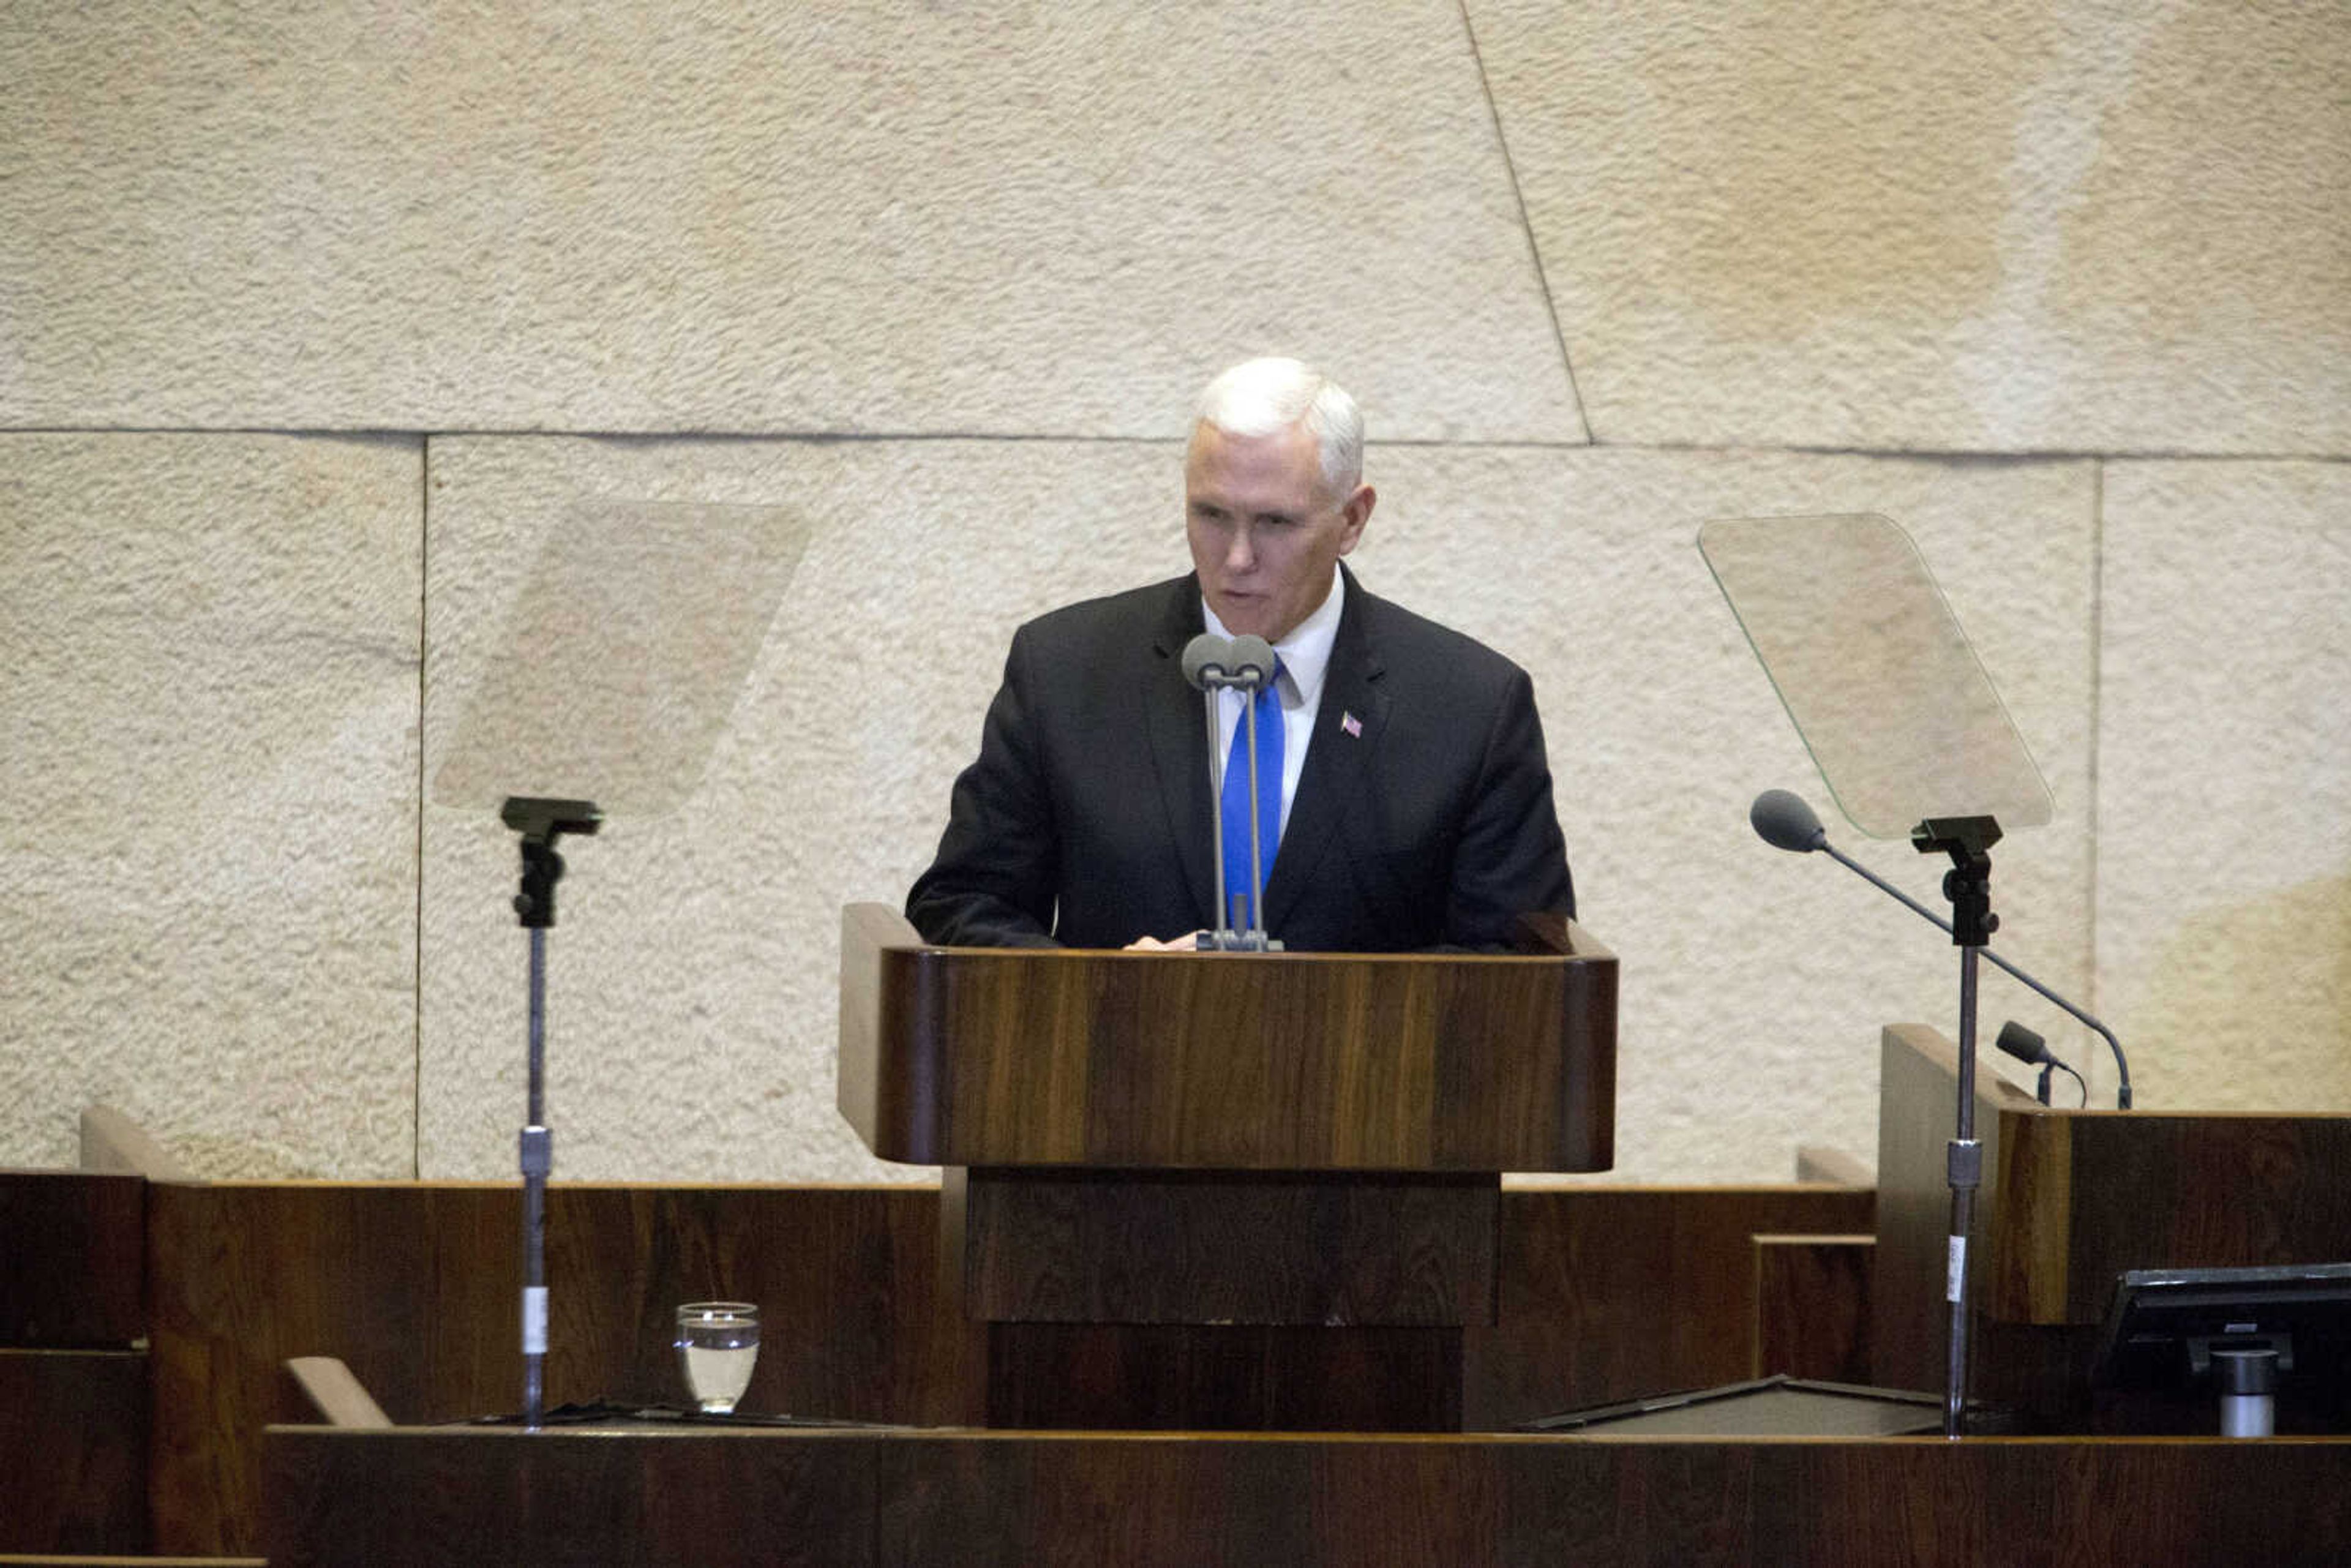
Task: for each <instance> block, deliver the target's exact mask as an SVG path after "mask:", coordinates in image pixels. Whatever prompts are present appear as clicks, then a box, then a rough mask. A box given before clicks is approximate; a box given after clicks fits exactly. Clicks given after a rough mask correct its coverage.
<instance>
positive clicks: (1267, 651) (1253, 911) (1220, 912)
mask: <svg viewBox="0 0 2351 1568" xmlns="http://www.w3.org/2000/svg"><path fill="white" fill-rule="evenodd" d="M1183 663H1184V678H1185V679H1186V680H1187V681H1189V682H1190V683H1191V684H1192V685H1193V686H1194V687H1195V688H1196V689H1197V690H1198V691H1199V692H1200V693H1201V694H1202V698H1203V702H1202V711H1203V712H1204V713H1205V714H1206V716H1207V728H1208V799H1209V800H1210V801H1212V802H1214V803H1215V805H1216V809H1215V810H1211V811H1210V812H1209V813H1208V820H1209V821H1211V822H1213V823H1215V824H1216V826H1215V833H1216V845H1215V852H1214V854H1213V855H1212V856H1211V857H1210V858H1211V860H1212V861H1213V862H1214V863H1215V865H1216V872H1217V927H1216V929H1215V930H1213V931H1203V932H1201V933H1200V937H1199V946H1200V947H1201V948H1202V950H1204V951H1209V952H1225V953H1271V952H1279V951H1280V948H1281V944H1280V942H1278V941H1276V940H1275V939H1274V938H1273V937H1272V936H1269V935H1267V933H1266V929H1265V852H1264V844H1265V840H1264V839H1263V838H1262V837H1261V836H1260V830H1259V820H1258V817H1259V804H1258V801H1259V796H1258V777H1257V703H1256V701H1255V698H1256V696H1257V694H1258V693H1259V692H1260V691H1262V690H1264V689H1265V688H1266V687H1268V686H1270V685H1272V684H1273V677H1274V670H1275V664H1274V654H1273V644H1272V643H1269V642H1267V641H1266V640H1265V639H1264V638H1262V637H1255V636H1249V635H1246V634H1245V635H1242V636H1238V637H1219V636H1217V634H1216V633H1215V632H1201V633H1200V634H1199V635H1198V636H1196V637H1195V638H1193V639H1192V640H1191V641H1190V642H1189V643H1185V644H1184V661H1183ZM1227 686H1230V687H1232V688H1234V689H1235V690H1237V691H1238V692H1239V693H1240V694H1241V719H1240V722H1241V725H1242V726H1243V729H1242V732H1241V733H1242V737H1243V739H1244V741H1245V745H1244V746H1237V747H1235V748H1234V749H1235V751H1236V752H1237V753H1239V752H1243V751H1245V752H1246V754H1247V756H1248V758H1249V888H1248V890H1247V891H1246V892H1243V891H1240V890H1238V889H1235V890H1229V891H1228V889H1227V888H1226V886H1225V816H1224V809H1223V801H1224V798H1225V758H1224V747H1223V746H1222V745H1221V742H1222V740H1223V737H1222V736H1221V735H1220V734H1219V733H1218V731H1219V730H1220V728H1221V727H1220V726H1219V725H1218V724H1217V693H1218V692H1219V691H1221V690H1223V689H1224V688H1225V687H1227ZM1276 798H1277V799H1279V796H1277V797H1276Z"/></svg>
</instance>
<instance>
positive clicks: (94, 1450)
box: [0, 1350, 147, 1552]
mask: <svg viewBox="0 0 2351 1568" xmlns="http://www.w3.org/2000/svg"><path fill="white" fill-rule="evenodd" d="M146 1496H147V1357H146V1356H145V1355H143V1354H140V1353H138V1352H135V1351H121V1350H110V1351H68V1350H0V1552H143V1551H145V1550H146V1549H147V1507H146Z"/></svg>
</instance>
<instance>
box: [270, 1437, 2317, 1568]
mask: <svg viewBox="0 0 2351 1568" xmlns="http://www.w3.org/2000/svg"><path fill="white" fill-rule="evenodd" d="M2346 1463H2351V1440H2346V1439H2340V1438H2337V1439H2331V1440H2325V1441H2308V1440H2302V1441H2297V1440H2291V1439H2281V1440H2273V1441H2270V1442H2262V1443H2242V1442H2234V1443H2232V1442H2227V1441H2221V1440H2218V1439H2212V1440H2205V1441H2164V1440H2139V1441H2112V1440H2108V1441H2055V1440H2036V1439H2002V1438H1974V1439H1970V1440H1969V1441H1966V1442H1963V1443H1952V1442H1948V1441H1945V1440H1943V1439H1941V1438H1939V1437H1928V1438H1890V1439H1888V1438H1880V1439H1875V1440H1851V1439H1783V1440H1778V1441H1772V1440H1757V1439H1746V1440H1740V1439H1730V1440H1679V1441H1670V1440H1648V1441H1636V1440H1625V1439H1605V1438H1598V1439H1595V1438H1572V1437H1483V1438H1479V1437H1417V1438H1377V1437H1245V1438H1234V1437H1227V1438H1221V1439H1218V1438H1212V1437H1202V1436H1199V1435H1186V1436H1182V1437H1172V1436H1171V1437H1141V1436H1134V1437H1043V1436H1039V1435H1035V1434H1018V1433H1007V1434H970V1433H963V1434H956V1433H813V1434H810V1433H790V1432H730V1433H717V1434H663V1435H643V1434H640V1435H637V1436H634V1437H631V1436H627V1435H601V1436H592V1435H586V1434H542V1435H539V1436H536V1437H526V1436H523V1435H521V1434H517V1433H511V1432H496V1433H485V1432H479V1431H455V1432H389V1433H354V1432H337V1431H332V1430H329V1429H324V1428H308V1429H301V1430H280V1431H277V1432H274V1433H272V1434H271V1435H270V1437H269V1448H268V1465H269V1475H270V1483H271V1484H270V1489H269V1490H270V1496H271V1500H272V1508H271V1516H270V1531H269V1540H268V1545H269V1550H270V1558H271V1561H272V1563H276V1564H278V1565H279V1568H287V1565H293V1564H303V1565H310V1564H315V1565H318V1568H333V1565H338V1564H343V1563H352V1564H359V1563H365V1564H368V1565H369V1568H377V1565H380V1564H385V1563H422V1562H439V1561H450V1560H459V1559H470V1560H473V1561H497V1562H500V1563H508V1564H513V1565H516V1568H530V1565H533V1564H539V1563H567V1564H568V1563H584V1562H598V1563H607V1562H650V1561H673V1562H695V1563H705V1564H710V1565H712V1568H729V1565H732V1564H737V1563H746V1564H747V1563H826V1564H828V1565H831V1568H862V1565H865V1564H872V1565H875V1568H901V1565H904V1568H915V1565H929V1564H935V1563H956V1564H958V1565H960V1568H1057V1565H1062V1564H1068V1565H1071V1568H1076V1565H1081V1564H1082V1565H1087V1568H1092V1565H1094V1564H1101V1563H1117V1564H1120V1565H1121V1568H1159V1565H1163V1564H1164V1565H1168V1568H1175V1565H1179V1564H1180V1565H1182V1568H1243V1565H1246V1568H1262V1565H1263V1564H1267V1563H1280V1564H1283V1565H1284V1568H1407V1565H1408V1568H1426V1565H1427V1564H1430V1563H1443V1564H1445V1565H1446V1568H1489V1565H1493V1568H1500V1565H1505V1564H1507V1565H1510V1568H1519V1565H1531V1564H1537V1563H1589V1564H1601V1565H1622V1568H1650V1565H1656V1568H1667V1565H1671V1568H1687V1565H1689V1564H1706V1563H1736V1564H1741V1565H1755V1568H1776V1565H1779V1564H1791V1565H1794V1564H1802V1565H1805V1568H1844V1565H1846V1564H1851V1565H1854V1568H1864V1565H1867V1568H1876V1565H1877V1564H1883V1563H1909V1564H1916V1565H1920V1568H1940V1565H1942V1564H1953V1565H1959V1564H1965V1565H1967V1568H1979V1565H1980V1564H1983V1563H2001V1564H2003V1565H2007V1564H2020V1565H2030V1564H2056V1563H2164V1564H2166V1565H2167V1568H2200V1565H2203V1564H2213V1565H2220V1564H2227V1565H2230V1568H2235V1565H2237V1564H2241V1563H2335V1562H2340V1561H2343V1560H2344V1559H2345V1556H2346V1553H2351V1491H2346V1489H2345V1488H2343V1487H2342V1485H2341V1479H2342V1477H2343V1475H2344V1473H2345V1467H2346Z"/></svg>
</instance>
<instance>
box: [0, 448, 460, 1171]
mask: <svg viewBox="0 0 2351 1568" xmlns="http://www.w3.org/2000/svg"><path fill="white" fill-rule="evenodd" d="M420 446H421V444H420V443H418V442H416V441H413V440H394V439H375V438H352V439H328V438H295V437H285V436H271V435H204V436H197V435H165V434H151V435H102V434H82V435H68V434H57V435H7V436H0V474H5V476H6V477H5V478H4V479H0V667H5V669H6V671H7V685H6V691H5V695H0V733H5V741H0V800H5V802H6V810H5V813H0V953H5V954H6V955H7V958H6V965H5V970H6V979H5V983H0V1164H5V1165H69V1164H71V1163H73V1160H74V1157H75V1155H74V1126H75V1117H76V1113H78V1112H79V1110H80V1109H81V1108H82V1106H84V1105H85V1104H88V1103H91V1102H93V1101H103V1102H105V1103H109V1104H112V1105H115V1106H118V1107H120V1109H122V1110H123V1111H124V1112H126V1113H129V1114H130V1115H131V1118H132V1119H133V1120H134V1121H136V1122H138V1123H139V1124H141V1125H142V1126H144V1127H145V1128H146V1129H147V1130H148V1131H149V1132H151V1133H152V1134H155V1135H156V1136H157V1137H158V1138H160V1139H161V1140H162V1143H163V1144H164V1145H166V1146H167V1147H169V1148H170V1149H171V1150H172V1153H173V1154H175V1155H178V1156H179V1157H180V1158H181V1159H182V1161H183V1163H185V1164H186V1165H187V1166H190V1167H192V1168H193V1169H194V1170H195V1171H196V1172H198V1173H199V1174H201V1175H204V1176H307V1175H335V1176H404V1175H407V1174H409V1173H410V1171H411V1170H412V1169H413V1128H414V1094H415V1051H416V1004H415V984H416V947H415V898H416V871H415V867H416V809H415V795H416V765H417V741H416V707H417V661H418V636H419V634H418V627H417V609H418V603H419V595H420V592H421V589H422V584H421V581H420V571H419V565H418V550H417V545H418V532H417V528H418V516H419V501H420V497H421V494H422V465H421V462H420Z"/></svg>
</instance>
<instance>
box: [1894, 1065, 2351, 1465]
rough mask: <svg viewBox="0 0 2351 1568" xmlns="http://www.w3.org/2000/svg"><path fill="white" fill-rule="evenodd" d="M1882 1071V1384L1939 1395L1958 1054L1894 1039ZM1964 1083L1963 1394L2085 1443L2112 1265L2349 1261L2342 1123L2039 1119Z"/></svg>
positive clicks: (2318, 1119) (2251, 1118) (2021, 1097)
mask: <svg viewBox="0 0 2351 1568" xmlns="http://www.w3.org/2000/svg"><path fill="white" fill-rule="evenodd" d="M1880 1056H1881V1061H1882V1068H1881V1079H1880V1084H1881V1087H1880V1094H1881V1102H1882V1103H1881V1107H1880V1111H1879V1116H1878V1126H1879V1133H1878V1139H1879V1142H1878V1161H1877V1170H1878V1183H1879V1186H1878V1224H1877V1238H1878V1246H1877V1258H1878V1261H1877V1270H1876V1278H1875V1281H1874V1291H1873V1293H1874V1306H1873V1312H1872V1324H1871V1334H1872V1346H1873V1362H1874V1366H1875V1375H1876V1381H1877V1382H1880V1383H1884V1384H1890V1385H1896V1386H1910V1387H1923V1388H1940V1387H1941V1386H1942V1385H1943V1382H1944V1379H1945V1375H1946V1374H1945V1371H1944V1346H1945V1342H1946V1339H1947V1337H1948V1329H1947V1324H1948V1322H1949V1313H1948V1311H1947V1310H1946V1308H1945V1306H1944V1302H1943V1290H1944V1271H1945V1270H1944V1246H1945V1239H1946V1236H1947V1233H1948V1230H1949V1194H1948V1190H1947V1188H1946V1187H1945V1186H1944V1174H1943V1172H1944V1148H1945V1146H1946V1145H1947V1144H1948V1142H1949V1138H1950V1136H1951V1124H1952V1122H1953V1120H1954V1119H1955V1114H1956V1104H1955V1101H1956V1098H1957V1084H1958V1066H1957V1061H1958V1052H1957V1049H1956V1048H1955V1047H1954V1046H1953V1045H1952V1044H1951V1043H1950V1042H1949V1040H1945V1039H1943V1038H1942V1037H1941V1036H1940V1035H1938V1034H1937V1033H1936V1032H1935V1031H1934V1030H1928V1029H1925V1028H1922V1027H1919V1026H1916V1025H1897V1026H1894V1027H1891V1028H1888V1029H1887V1030H1886V1031H1885V1039H1884V1043H1883V1049H1882V1051H1881V1052H1880ZM1977 1082H1978V1093H1977V1101H1976V1118H1977V1121H1976V1133H1977V1136H1978V1137H1979V1138H1980V1140H1981V1142H1982V1144H1983V1149H1984V1171H1985V1182H1984V1186H1983V1188H1982V1190H1981V1194H1980V1198H1979V1200H1978V1203H1977V1206H1976V1217H1977V1218H1976V1233H1975V1239H1974V1242H1973V1245H1972V1247H1971V1249H1970V1257H1971V1258H1972V1259H1973V1260H1974V1269H1975V1272H1974V1273H1973V1275H1972V1276H1971V1288H1972V1290H1973V1291H1974V1301H1973V1305H1974V1311H1975V1321H1976V1325H1977V1326H1976V1329H1975V1333H1974V1341H1973V1346H1974V1349H1973V1354H1972V1355H1971V1361H1972V1363H1973V1369H1974V1372H1975V1385H1974V1387H1973V1388H1972V1389H1971V1390H1970V1393H1971V1394H1972V1395H1974V1396H1979V1397H1983V1398H1987V1399H1991V1400H1994V1401H1998V1402H2002V1403H2010V1404H2013V1405H2016V1406H2020V1407H2022V1408H2023V1409H2025V1410H2026V1411H2027V1412H2028V1413H2029V1414H2031V1415H2032V1416H2033V1417H2034V1418H2036V1419H2038V1420H2040V1421H2043V1422H2044V1423H2051V1424H2054V1425H2056V1426H2057V1427H2060V1428H2061V1429H2067V1430H2078V1429H2081V1427H2080V1426H2079V1423H2080V1422H2082V1421H2083V1420H2085V1419H2086V1418H2087V1415H2088V1412H2089V1410H2090V1408H2091V1404H2092V1402H2091V1399H2090V1395H2089V1390H2088V1388H2087V1386H2086V1376H2087V1372H2088V1366H2089V1360H2090V1352H2091V1346H2092V1343H2093V1340H2094V1338H2095V1325H2096V1324H2098V1323H2099V1322H2101V1321H2102V1320H2103V1319H2104V1317H2105V1312H2106V1308H2107V1303H2108V1301H2109V1300H2110V1298H2111V1296H2112V1293H2113V1291H2114V1285H2115V1278H2116V1275H2117V1274H2119V1273H2121V1272H2122V1271H2123V1270H2128V1269H2147V1268H2164V1267H2170V1268H2229V1267H2253V1266H2260V1265H2273V1264H2288V1263H2332V1262H2342V1261H2345V1260H2351V1181H2346V1179H2345V1176H2346V1172H2351V1115H2344V1114H2339V1113H2337V1114H2314V1115H2278V1114H2252V1113H2213V1114H2204V1115H2183V1114H2163V1113H2152V1112H2146V1111H2081V1110H2067V1109H2064V1108H2057V1109H2052V1108H2050V1107H2048V1106H2044V1105H2041V1104H2039V1103H2036V1102H2035V1101H2033V1100H2032V1097H2031V1096H2029V1095H2027V1094H2024V1093H2023V1092H2022V1091H2019V1090H2017V1089H2015V1088H2014V1087H2012V1086H2011V1085H2010V1084H2007V1083H2006V1082H2001V1081H2000V1080H1997V1079H1990V1078H1988V1077H1987V1076H1986V1075H1984V1074H1981V1073H1980V1074H1979V1075H1978V1079H1977ZM2158 1429H2161V1428H2158Z"/></svg>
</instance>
